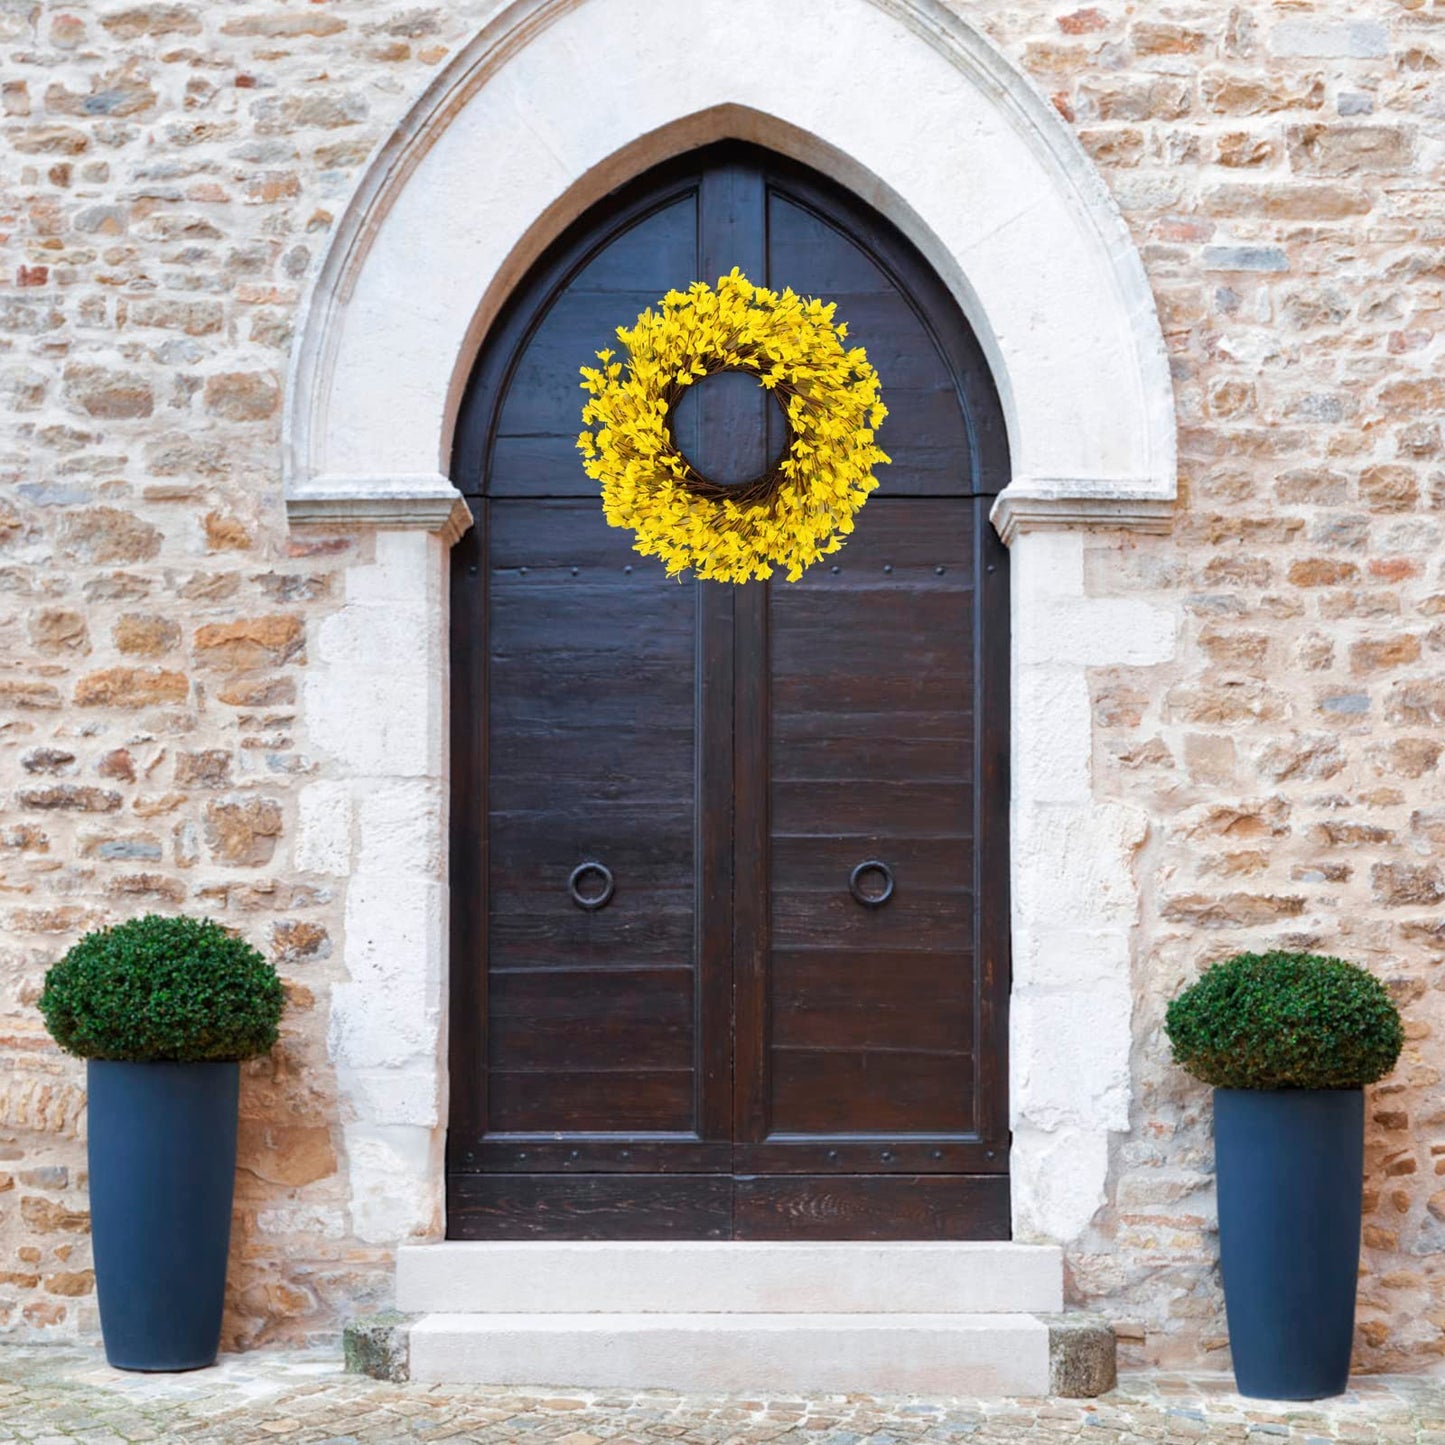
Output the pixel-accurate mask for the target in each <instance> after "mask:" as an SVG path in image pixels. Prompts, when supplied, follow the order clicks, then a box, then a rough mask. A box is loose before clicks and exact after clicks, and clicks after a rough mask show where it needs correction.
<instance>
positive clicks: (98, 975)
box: [40, 914, 282, 1063]
mask: <svg viewBox="0 0 1445 1445" xmlns="http://www.w3.org/2000/svg"><path fill="white" fill-rule="evenodd" d="M281 1006H282V995H281V980H280V979H279V978H277V976H276V970H275V969H274V968H272V967H271V965H270V964H269V963H268V962H267V961H266V960H265V958H264V957H262V955H261V954H260V953H258V952H257V951H256V949H254V948H252V947H251V945H250V944H249V943H247V942H246V941H245V940H244V939H240V938H234V937H232V935H231V934H229V933H227V932H226V930H225V929H224V928H222V927H221V925H220V924H219V923H215V922H212V921H211V920H210V919H198V918H162V917H160V916H159V915H156V914H150V915H148V916H146V917H145V918H133V919H131V921H130V922H129V923H122V924H120V925H118V926H117V927H115V928H103V929H100V930H98V931H97V932H95V933H88V934H86V936H85V937H84V938H82V939H81V940H80V942H79V943H77V944H76V945H75V947H74V948H72V949H71V950H70V952H69V953H67V954H66V955H65V957H64V958H62V959H61V960H60V962H59V963H57V964H56V965H55V966H54V967H53V968H51V970H50V972H49V973H47V974H46V976H45V988H44V991H43V992H42V993H41V995H40V1012H41V1013H42V1014H44V1015H45V1026H46V1028H48V1029H49V1030H50V1032H51V1035H52V1036H53V1037H54V1039H55V1041H56V1043H58V1044H59V1045H60V1047H61V1048H63V1049H64V1050H65V1051H66V1052H67V1053H71V1054H78V1055H80V1057H81V1058H86V1059H122V1060H127V1061H130V1062H133V1063H158V1062H163V1061H168V1062H174V1063H198V1062H202V1061H207V1060H233V1059H250V1058H255V1057H256V1056H257V1055H259V1054H264V1053H266V1052H267V1051H268V1050H269V1049H270V1048H271V1046H272V1045H273V1044H274V1043H275V1042H276V1026H277V1024H278V1023H279V1021H280V1018H281Z"/></svg>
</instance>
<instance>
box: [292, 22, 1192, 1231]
mask: <svg viewBox="0 0 1445 1445" xmlns="http://www.w3.org/2000/svg"><path fill="white" fill-rule="evenodd" d="M762 42H765V43H762ZM722 138H738V139H744V140H751V141H756V142H758V143H760V144H763V145H767V146H770V147H772V148H773V149H775V150H777V151H780V152H783V153H786V154H790V155H792V156H794V157H795V158H797V159H798V160H801V161H803V162H805V163H806V164H809V165H811V166H813V167H815V168H816V169H818V170H821V171H823V172H825V173H826V174H829V175H831V176H832V177H833V178H834V179H836V180H837V181H839V182H840V183H842V184H843V185H845V186H848V187H849V188H851V189H852V190H854V191H855V192H857V193H858V194H859V195H861V196H862V197H863V198H864V199H866V200H868V201H869V202H871V203H872V204H873V205H874V206H876V207H877V208H878V209H879V210H881V211H882V212H883V213H884V214H886V215H887V216H888V217H889V218H890V219H891V220H892V221H893V222H894V223H895V224H896V225H897V226H899V227H900V229H902V230H903V231H904V232H905V233H906V234H907V235H909V236H910V237H911V239H912V240H913V241H914V242H915V243H916V244H917V245H918V246H919V248H920V249H921V250H922V251H923V252H924V254H925V255H926V256H927V257H928V258H929V260H930V261H931V263H932V264H933V265H934V266H935V268H936V269H937V270H938V272H939V274H940V276H941V277H942V278H943V280H944V281H945V282H946V283H947V284H948V285H949V286H950V287H951V289H952V290H953V292H954V294H955V295H956V296H957V298H958V300H959V303H960V305H961V306H962V308H963V310H964V312H965V314H966V315H967V316H968V318H969V321H970V322H971V323H972V325H973V327H974V329H975V331H976V333H977V334H978V337H979V339H980V341H981V343H982V345H983V348H984V350H985V353H986V354H987V356H988V359H989V363H990V366H991V368H992V370H993V374H994V377H995V380H996V382H997V384H998V387H999V391H1000V395H1001V397H1002V399H1003V405H1004V410H1005V414H1006V417H1007V421H1008V427H1009V436H1010V446H1011V451H1012V463H1013V477H1012V481H1011V483H1010V485H1009V487H1008V489H1007V490H1006V492H1005V493H1004V494H1003V495H1002V496H1001V497H1000V498H999V499H998V503H997V505H996V506H995V508H994V513H993V517H994V522H995V525H996V526H997V527H998V530H999V532H1000V535H1001V536H1002V537H1003V539H1004V540H1005V542H1007V543H1009V544H1010V546H1011V547H1012V548H1013V552H1014V559H1013V580H1012V587H1013V627H1014V644H1013V645H1014V667H1013V674H1014V675H1013V681H1014V703H1013V706H1014V727H1013V785H1012V786H1013V793H1012V819H1013V830H1014V834H1013V856H1012V875H1013V910H1014V913H1013V922H1014V940H1013V947H1014V995H1013V1004H1012V1015H1011V1033H1010V1051H1011V1054H1010V1057H1011V1064H1010V1067H1011V1107H1012V1111H1013V1120H1014V1129H1015V1139H1014V1152H1013V1199H1014V1228H1015V1236H1016V1237H1017V1238H1019V1239H1026V1240H1056V1241H1059V1242H1065V1243H1066V1242H1068V1241H1069V1240H1071V1239H1073V1238H1075V1237H1077V1236H1078V1235H1079V1233H1080V1232H1081V1231H1082V1230H1083V1229H1084V1228H1085V1226H1086V1225H1087V1224H1088V1221H1089V1218H1090V1217H1091V1215H1092V1214H1093V1212H1094V1211H1095V1209H1096V1208H1097V1206H1098V1204H1099V1203H1100V1202H1101V1201H1102V1197H1103V1189H1104V1183H1105V1175H1106V1168H1107V1158H1108V1147H1109V1136H1110V1134H1111V1133H1112V1132H1116V1131H1119V1130H1122V1129H1125V1128H1127V1124H1128V1097H1129V1079H1128V1040H1129V1023H1130V1007H1131V1005H1130V990H1129V978H1128V973H1129V948H1130V930H1131V928H1132V927H1133V925H1134V923H1135V921H1136V917H1137V912H1138V906H1139V905H1138V897H1137V891H1136V887H1135V884H1134V882H1133V877H1132V871H1131V866H1130V864H1131V856H1132V853H1133V851H1134V850H1135V849H1136V848H1137V846H1138V845H1139V843H1140V841H1141V837H1142V831H1141V826H1140V824H1139V822H1138V820H1137V819H1136V818H1135V817H1134V816H1133V815H1132V814H1130V813H1129V812H1128V811H1127V810H1125V809H1123V808H1121V807H1118V806H1117V805H1113V804H1099V803H1097V802H1095V801H1094V790H1093V788H1092V784H1091V778H1090V766H1091V757H1090V753H1091V745H1090V737H1091V728H1090V709H1089V693H1088V669H1089V668H1090V667H1092V666H1105V665H1117V664H1123V663H1130V662H1137V663H1148V662H1153V661H1159V660H1162V659H1163V658H1164V657H1166V656H1167V655H1168V654H1169V651H1170V649H1171V648H1172V645H1173V637H1172V630H1171V626H1170V624H1169V623H1168V622H1167V621H1166V620H1165V619H1163V618H1161V617H1159V616H1157V615H1155V614H1153V613H1152V612H1150V611H1149V610H1148V609H1147V608H1142V607H1136V606H1135V605H1133V604H1127V603H1122V602H1118V601H1112V600H1107V599H1090V598H1087V597H1086V596H1085V593H1084V584H1083V564H1082V557H1083V551H1082V548H1083V534H1082V532H1081V531H1079V530H1078V529H1081V528H1090V527H1098V526H1104V527H1110V528H1118V527H1133V528H1141V529H1148V530H1161V529H1165V528H1167V527H1168V525H1169V516H1170V512H1171V507H1172V503H1173V499H1174V496H1175V422H1174V407H1173V392H1172V387H1171V383H1170V379H1169V372H1168V364H1167V357H1166V354H1165V349H1164V343H1163V338H1162V335H1161V333H1160V329H1159V324H1158V320H1157V317H1156V314H1155V309H1154V303H1153V298H1152V295H1151V292H1150V290H1149V286H1148V283H1147V280H1146V278H1145V274H1144V270H1143V266H1142V264H1141V262H1140V260H1139V257H1138V255H1137V253H1136V251H1135V249H1134V247H1133V245H1132V242H1131V240H1130V237H1129V234H1128V231H1127V228H1126V227H1125V225H1124V222H1123V220H1122V218H1121V217H1120V215H1119V213H1118V211H1117V209H1116V208H1115V206H1114V204H1113V202H1112V200H1111V198H1110V197H1109V195H1108V192H1107V190H1106V188H1105V187H1104V185H1103V182H1102V181H1101V180H1100V178H1099V176H1098V175H1097V173H1096V172H1095V171H1094V169H1093V167H1092V166H1091V164H1090V163H1089V161H1088V159H1087V157H1086V156H1085V155H1084V153H1083V151H1082V150H1081V149H1080V147H1079V146H1078V144H1077V142H1076V140H1075V139H1074V137H1073V135H1072V133H1071V132H1070V131H1069V129H1068V127H1067V126H1065V125H1064V124H1063V122H1062V121H1061V120H1060V118H1059V117H1058V115H1057V114H1056V113H1055V111H1054V110H1053V108H1052V107H1051V106H1050V105H1049V103H1048V101H1047V100H1046V99H1045V98H1044V97H1043V96H1042V95H1041V94H1040V93H1039V92H1038V91H1037V90H1036V89H1035V87H1034V86H1033V84H1032V82H1031V81H1029V80H1028V79H1027V78H1026V77H1025V76H1024V75H1023V74H1022V73H1021V72H1020V71H1019V70H1018V69H1017V68H1016V67H1015V66H1014V65H1013V64H1012V62H1010V61H1009V60H1008V59H1006V58H1005V57H1004V56H1002V55H1001V54H1000V53H999V52H998V51H997V50H996V49H995V48H994V47H993V46H992V44H991V43H990V42H989V41H988V40H987V39H986V38H984V37H983V36H982V35H981V34H979V33H978V32H977V31H976V30H974V29H973V28H971V27H970V26H969V25H968V24H966V23H965V21H964V20H963V19H962V18H960V17H959V16H958V15H957V14H955V13H954V12H953V11H952V10H951V9H949V8H948V7H947V6H946V5H945V4H943V3H941V0H786V3H778V0H686V3H677V0H512V3H505V4H500V5H499V6H498V8H497V9H496V11H495V12H494V13H493V18H492V19H491V20H490V21H489V22H488V23H487V24H486V25H485V26H484V28H483V29H482V31H481V32H480V33H479V34H478V36H477V37H476V38H475V39H474V41H473V42H472V43H471V44H470V45H469V46H467V47H466V49H465V50H463V51H462V52H460V53H459V54H458V55H457V56H456V57H455V58H454V60H453V61H452V62H451V63H450V64H449V65H448V66H447V67H446V69H445V70H444V71H443V73H441V74H440V75H439V76H438V77H437V78H436V80H435V81H434V82H433V83H432V85H431V86H430V87H429V88H428V89H427V91H426V93H425V94H424V95H423V96H422V97H421V98H420V99H419V100H418V102H417V103H416V105H415V106H414V107H413V109H412V110H411V112H410V113H409V114H408V115H407V117H406V118H405V119H404V120H403V122H402V123H401V125H399V126H398V127H397V129H396V130H395V131H394V132H393V134H392V135H391V136H390V137H389V138H388V139H387V140H386V141H385V142H384V143H383V144H382V146H381V147H380V148H379V149H378V151H377V154H376V155H375V156H374V158H373V160H372V163H371V165H370V166H369V168H368V170H367V172H366V174H365V175H364V176H363V177H362V179H361V181H360V183H359V185H358V187H357V190H356V193H355V195H354V197H353V199H352V201H351V203H350V204H349V206H348V208H347V210H346V212H345V213H344V214H343V216H342V217H341V220H340V221H339V223H338V226H337V229H336V232H335V234H334V237H333V240H332V243H331V246H330V249H329V251H328V253H327V256H326V257H325V259H324V261H323V264H322V267H321V269H320V272H319V273H318V276H317V279H316V281H315V283H314V285H313V288H312V290H311V293H310V296H309V299H308V301H307V303H306V306H305V308H304V310H303V314H302V317H301V322H300V326H299V328H298V337H297V342H296V346H295V349H294V351H293V356H292V367H291V373H290V377H289V381H288V388H287V406H286V426H285V472H286V490H287V509H288V513H289V515H290V517H291V519H292V521H293V523H294V524H297V525H302V524H308V523H322V524H325V525H327V526H329V527H332V528H336V527H358V528H361V529H364V530H365V531H367V532H368V533H371V532H374V533H375V549H376V551H375V561H374V562H368V563H365V564H361V565H358V566H357V567H355V568H353V569H351V571H350V572H349V573H348V587H347V595H346V600H345V604H344V606H343V608H342V609H341V611H340V612H339V613H338V614H337V615H336V616H335V617H333V618H331V619H330V620H329V621H328V622H327V624H326V625H325V627H324V629H323V635H322V637H321V638H320V640H319V645H318V649H317V657H318V665H317V667H316V668H315V670H314V675H313V677H312V678H311V680H310V683H309V686H308V696H307V710H308V716H309V718H310V719H311V721H310V726H311V731H312V741H313V744H314V745H315V746H316V748H317V750H318V752H319V753H320V754H321V755H322V756H323V757H326V758H328V759H329V760H330V761H329V776H330V778H331V781H328V782H325V783H317V784H315V785H313V786H312V788H310V789H308V790H307V792H306V793H305V795H304V796H303V800H302V813H301V822H302V827H301V830H300V835H299V838H298V843H297V848H298V857H297V862H298V866H300V867H304V868H307V869H311V870H314V871H318V872H321V873H323V874H327V875H329V876H334V877H336V878H337V879H338V880H345V886H346V888H347V900H348V901H347V912H346V939H345V964H346V967H347V971H348V974H349V979H348V981H347V982H346V983H344V984H342V985H340V986H339V987H338V988H337V989H336V991H335V993H334V996H333V1001H332V1005H333V1026H332V1031H331V1048H332V1053H333V1057H334V1060H335V1064H336V1067H337V1070H338V1074H339V1078H340V1083H341V1088H342V1092H343V1097H344V1101H345V1103H344V1107H345V1109H346V1111H347V1117H346V1121H345V1130H346V1148H347V1156H348V1167H349V1169H350V1172H351V1185H352V1191H353V1198H354V1212H355V1222H356V1228H357V1232H358V1234H359V1235H360V1236H361V1237H362V1238H365V1239H368V1240H374V1241H379V1242H380V1241H392V1240H395V1241H400V1240H403V1239H405V1238H408V1237H418V1236H422V1237H425V1236H431V1235H436V1234H439V1233H440V1232H441V1229H442V1217H443V1186H444V1180H443V1161H442V1147H443V1142H444V1137H445V1119H446V1108H445V1093H446V1045H445V1041H446V1031H445V1014H446V988H447V984H446V968H447V959H446V918H447V899H446V847H445V839H446V828H445V807H444V797H445V794H444V786H445V780H446V761H445V739H446V725H445V718H446V704H447V694H448V679H447V674H446V657H445V639H446V628H447V618H446V591H445V586H444V579H445V566H446V547H447V545H448V544H449V543H450V542H451V541H454V540H455V538H456V537H457V536H459V535H460V534H461V532H462V531H463V530H464V529H465V527H466V526H467V525H468V522H469V520H470V518H469V515H468V513H467V509H466V506H465V504H464V502H463V501H462V499H461V496H460V495H459V493H458V492H457V490H456V489H455V487H453V485H452V483H451V481H450V479H449V478H448V476H447V475H446V473H447V468H448V464H449V458H450V455H451V448H452V425H453V419H454V416H455V411H456V407H457V403H458V400H459V397H460V393H461V390H462V387H463V385H464V383H465V380H466V378H467V375H468V373H469V371H470V368H471V365H472V361H473V359H474V357H475V355H476V352H477V349H478V347H479V346H480V344H481V341H482V338H483V337H484V336H485V334H486V331H487V328H488V326H489V325H490V322H491V320H492V318H493V316H494V315H495V314H496V311H497V309H498V307H499V306H500V305H501V304H502V302H503V301H504V300H505V298H506V295H507V293H508V292H509V290H510V289H511V288H512V286H513V285H515V283H516V282H517V281H518V280H520V279H521V277H522V275H523V274H524V273H525V271H526V269H527V267H528V266H529V265H530V264H531V262H532V261H533V260H535V259H536V257H537V256H538V255H539V254H540V252H541V251H542V250H543V249H544V247H545V246H546V245H547V244H548V243H549V242H550V241H551V240H552V239H553V238H554V237H555V236H556V235H557V234H558V233H559V232H560V231H561V230H562V229H563V228H564V227H565V226H566V225H567V224H568V223H569V222H570V221H571V220H573V219H574V218H575V217H577V216H578V215H580V214H581V213H582V212H583V211H585V210H586V209H587V207H588V206H589V205H591V204H592V203H593V202H594V201H596V200H598V199H599V198H600V197H601V196H603V195H605V194H606V193H607V191H609V190H610V189H612V188H613V187H615V186H616V185H618V184H620V183H622V182H623V181H625V180H627V179H629V178H631V177H632V176H634V175H636V174H638V173H639V172H640V171H642V170H644V169H646V168H647V167H648V166H651V165H653V164H655V163H657V162H659V161H662V160H664V159H666V158H668V157H669V156H671V155H674V154H678V153H680V152H683V151H685V150H688V149H690V148H692V147H695V146H698V145H701V144H704V143H706V142H708V141H712V140H717V139H722ZM690 279H693V278H679V281H680V282H682V281H685V280H690ZM603 339H605V338H599V341H600V340H603ZM580 361H581V358H579V364H580ZM338 780H339V781H338Z"/></svg>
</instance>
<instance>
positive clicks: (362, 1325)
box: [341, 1310, 414, 1381]
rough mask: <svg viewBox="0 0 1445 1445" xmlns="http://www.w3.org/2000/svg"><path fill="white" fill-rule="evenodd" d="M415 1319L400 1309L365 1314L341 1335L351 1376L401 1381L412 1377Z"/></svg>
mask: <svg viewBox="0 0 1445 1445" xmlns="http://www.w3.org/2000/svg"><path fill="white" fill-rule="evenodd" d="M413 1319H414V1316H412V1315H404V1314H401V1313H400V1312H399V1311H397V1310H384V1311H382V1312H381V1313H380V1314H375V1315H363V1316H362V1317H361V1318H359V1319H355V1320H352V1321H351V1322H350V1323H349V1324H348V1325H347V1326H346V1328H345V1330H344V1331H343V1332H342V1336H341V1343H342V1349H343V1351H344V1353H345V1358H346V1372H347V1374H349V1375H369V1376H371V1378H372V1379H373V1380H393V1381H401V1380H406V1379H409V1378H410V1377H411V1370H410V1343H409V1331H410V1327H411V1323H412V1320H413Z"/></svg>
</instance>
